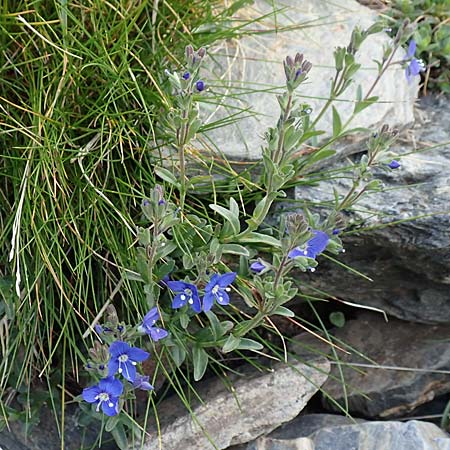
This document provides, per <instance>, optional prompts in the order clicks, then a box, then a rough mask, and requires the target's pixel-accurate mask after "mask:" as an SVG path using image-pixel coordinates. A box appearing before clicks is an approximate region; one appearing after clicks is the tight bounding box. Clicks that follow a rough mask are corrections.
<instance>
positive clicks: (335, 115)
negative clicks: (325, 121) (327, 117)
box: [332, 106, 342, 137]
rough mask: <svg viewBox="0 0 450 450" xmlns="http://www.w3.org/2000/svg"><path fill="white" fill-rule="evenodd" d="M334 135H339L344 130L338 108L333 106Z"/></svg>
mask: <svg viewBox="0 0 450 450" xmlns="http://www.w3.org/2000/svg"><path fill="white" fill-rule="evenodd" d="M332 110H333V137H336V136H339V134H340V132H341V130H342V122H341V118H340V116H339V113H338V110H337V109H336V108H335V107H334V106H333V107H332Z"/></svg>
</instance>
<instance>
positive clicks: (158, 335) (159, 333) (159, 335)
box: [150, 327, 169, 342]
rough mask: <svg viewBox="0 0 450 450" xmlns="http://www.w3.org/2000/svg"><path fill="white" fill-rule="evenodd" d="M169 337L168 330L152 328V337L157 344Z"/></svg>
mask: <svg viewBox="0 0 450 450" xmlns="http://www.w3.org/2000/svg"><path fill="white" fill-rule="evenodd" d="M168 335H169V333H168V332H167V331H166V330H163V329H162V328H158V327H153V328H150V337H151V338H152V340H153V341H155V342H157V341H159V340H160V339H164V338H165V337H167V336H168Z"/></svg>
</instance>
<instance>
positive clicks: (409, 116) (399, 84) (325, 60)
mask: <svg viewBox="0 0 450 450" xmlns="http://www.w3.org/2000/svg"><path fill="white" fill-rule="evenodd" d="M274 10H276V11H277V12H276V14H275V15H274V14H271V13H273V11H274ZM239 15H240V16H241V17H245V18H246V19H255V20H256V19H257V18H259V17H261V16H263V15H268V17H266V18H265V19H263V20H261V21H255V22H253V23H252V24H251V29H253V30H255V29H258V30H259V31H267V30H274V29H275V27H277V26H278V27H282V26H288V27H291V30H290V31H280V32H277V33H275V32H270V33H263V32H261V33H258V34H252V35H250V36H246V37H242V38H241V39H239V40H233V41H227V42H225V43H224V44H222V45H221V46H219V47H217V48H215V49H210V50H209V53H210V55H211V58H210V60H209V64H210V69H211V72H212V73H211V74H210V75H205V78H206V79H208V78H209V79H211V80H213V81H211V84H213V87H212V89H213V90H214V94H215V95H220V93H230V89H232V91H231V93H232V94H233V98H231V97H226V98H224V101H223V102H222V101H221V99H220V97H219V98H218V99H216V100H215V102H214V104H211V103H209V104H208V103H204V104H203V105H202V108H201V109H202V115H203V117H204V119H206V121H207V123H209V124H212V123H213V122H215V121H217V120H223V119H224V118H227V117H229V116H231V115H235V114H238V113H242V114H241V115H242V119H241V120H238V121H237V122H235V123H233V124H230V125H229V126H226V127H220V128H217V129H213V130H209V131H207V132H205V135H206V136H207V137H208V138H209V139H211V141H212V142H213V143H214V145H215V146H217V148H219V149H220V150H221V151H223V152H224V154H225V155H227V156H228V157H230V158H236V159H247V160H255V159H259V158H260V156H261V144H262V143H263V139H262V136H263V133H264V132H265V130H266V129H267V127H270V126H274V125H275V124H276V121H277V119H278V114H279V107H278V103H277V100H276V94H278V93H280V92H281V89H282V86H284V83H285V81H284V71H283V66H282V61H283V59H284V58H285V57H286V56H287V55H295V53H297V52H302V53H304V55H305V57H306V59H307V60H309V61H311V62H312V64H313V68H312V70H311V72H310V74H309V81H307V83H306V84H303V85H302V87H301V88H300V89H299V90H298V94H299V96H301V97H302V98H303V99H304V101H305V102H308V103H310V105H311V106H312V108H313V114H312V117H313V118H314V117H315V114H317V113H318V112H319V111H320V109H321V107H322V105H323V104H324V103H325V102H326V100H327V99H328V97H329V93H330V80H331V78H332V77H334V69H333V67H334V57H333V51H334V49H335V47H337V46H347V45H348V43H349V40H350V35H351V32H352V30H353V28H354V27H355V26H361V27H363V28H368V27H369V26H370V25H372V24H373V23H374V22H375V21H376V19H377V14H376V13H375V12H374V11H372V10H370V9H368V8H366V7H364V6H362V5H360V4H358V3H357V2H356V1H354V0H347V1H346V2H345V6H342V2H327V1H324V0H283V1H281V0H274V1H270V2H267V1H265V0H256V1H255V2H254V3H253V2H252V5H250V6H248V7H246V8H244V9H243V10H241V11H240V12H239ZM302 25H303V27H301V26H302ZM293 27H294V29H292V28H293ZM297 27H300V28H297ZM386 45H391V39H390V38H389V37H388V36H387V35H386V34H384V33H379V34H376V35H372V36H369V38H368V39H367V40H366V42H364V44H363V45H362V47H361V49H360V52H359V53H358V54H357V60H358V61H359V62H360V63H361V64H362V68H361V70H360V71H359V72H358V73H357V75H356V76H355V82H354V83H353V85H352V86H350V87H349V88H348V90H347V91H346V92H345V93H344V94H343V96H342V100H338V101H336V102H335V106H336V108H337V109H338V111H339V112H340V115H341V118H342V121H343V123H344V122H345V121H346V120H347V118H349V117H350V115H351V114H352V111H353V107H354V101H355V98H356V89H357V87H358V85H361V87H362V92H363V93H367V92H368V90H369V89H370V86H371V85H372V83H373V81H374V80H375V78H376V74H377V69H376V64H375V63H374V61H373V59H378V60H379V59H381V55H382V53H383V47H384V46H386ZM404 55H405V53H404V51H403V50H400V51H399V52H398V54H397V56H398V57H397V58H396V59H398V60H400V59H401V58H402V57H403V56H404ZM211 61H214V62H215V65H212V64H211ZM261 90H262V92H261ZM416 93H417V82H415V83H412V84H411V85H409V84H408V83H407V82H406V79H405V75H404V70H403V68H402V67H401V66H400V65H395V66H393V67H392V69H390V70H388V71H387V72H386V74H385V76H383V78H382V80H381V81H380V83H379V84H378V85H377V87H376V88H375V91H374V92H373V94H374V95H379V96H380V99H381V100H383V102H380V103H377V104H376V105H373V106H371V107H370V108H368V109H366V110H365V111H363V112H362V113H360V114H358V115H357V116H356V118H355V119H354V120H353V122H352V123H351V126H352V127H367V128H371V127H374V126H376V125H377V124H380V123H381V122H383V123H384V122H389V123H391V124H392V125H396V126H399V127H401V126H404V125H406V124H409V123H411V122H412V121H413V107H414V101H415V99H416ZM216 102H217V103H216ZM252 113H254V114H252ZM238 117H239V116H238ZM238 117H234V118H232V119H238ZM331 123H332V119H331V111H330V112H329V114H325V115H324V117H323V118H322V119H321V120H320V121H319V122H318V125H317V126H318V129H321V130H325V131H326V132H327V134H328V135H329V134H330V133H331V130H332V125H331ZM197 145H198V146H200V147H202V146H206V147H207V150H209V149H210V148H211V147H210V146H209V144H205V143H204V142H203V143H202V142H198V144H197Z"/></svg>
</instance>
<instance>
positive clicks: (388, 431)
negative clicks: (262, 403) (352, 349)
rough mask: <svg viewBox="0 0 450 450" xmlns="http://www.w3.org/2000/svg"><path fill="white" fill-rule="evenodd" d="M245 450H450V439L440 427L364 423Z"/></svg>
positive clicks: (414, 422) (265, 441)
mask: <svg viewBox="0 0 450 450" xmlns="http://www.w3.org/2000/svg"><path fill="white" fill-rule="evenodd" d="M244 448H245V450H331V449H332V450H412V449H414V450H449V449H450V439H449V437H448V435H447V433H445V432H444V431H442V430H441V429H439V428H438V427H437V426H436V425H434V424H432V423H427V422H419V421H417V420H411V421H409V422H364V423H360V424H354V425H337V426H336V425H331V426H325V427H324V428H321V429H319V430H317V431H315V432H314V433H312V434H310V435H309V436H308V437H297V438H287V439H283V438H275V437H272V435H269V436H267V437H262V438H259V439H257V440H256V441H255V442H252V443H251V444H249V445H247V446H246V447H244Z"/></svg>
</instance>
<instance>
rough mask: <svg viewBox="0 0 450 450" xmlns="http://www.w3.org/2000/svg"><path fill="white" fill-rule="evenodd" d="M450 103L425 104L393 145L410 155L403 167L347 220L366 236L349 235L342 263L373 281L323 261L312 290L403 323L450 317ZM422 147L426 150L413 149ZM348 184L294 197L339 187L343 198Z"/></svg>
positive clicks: (322, 198)
mask: <svg viewBox="0 0 450 450" xmlns="http://www.w3.org/2000/svg"><path fill="white" fill-rule="evenodd" d="M448 100H449V99H448V98H440V99H435V98H425V99H423V100H422V101H421V103H420V109H421V113H420V116H421V117H422V123H421V124H418V125H417V126H416V127H415V128H414V129H413V130H412V131H411V133H410V134H409V135H408V136H405V138H406V139H401V140H400V141H399V142H398V143H397V144H396V145H395V146H394V148H393V150H394V152H398V153H399V154H403V155H404V156H403V157H402V158H401V160H400V161H401V167H400V168H399V169H397V170H395V171H391V172H389V173H384V174H383V173H380V174H378V175H379V177H380V179H381V180H382V181H383V183H384V185H385V189H384V191H383V192H379V193H374V194H371V195H368V196H367V197H365V198H363V199H362V201H361V202H360V203H359V204H358V206H357V208H355V210H354V211H351V212H347V219H348V221H349V223H351V222H352V221H353V223H357V224H360V225H359V226H360V227H361V229H362V230H363V231H364V234H361V235H359V234H358V233H357V232H356V230H355V231H353V232H352V234H349V235H345V233H344V235H343V236H342V239H343V241H344V244H345V248H346V254H345V255H340V256H339V260H340V261H342V262H343V263H344V264H346V265H348V266H350V267H352V268H354V269H356V270H358V271H360V272H362V273H364V274H366V275H368V276H369V277H370V278H371V279H372V280H373V282H369V281H367V280H364V279H363V278H361V277H359V276H357V275H355V274H354V273H352V272H350V271H348V270H346V269H344V268H342V267H338V266H336V265H335V264H326V263H325V264H323V262H324V260H323V258H322V259H320V258H319V262H320V264H319V268H318V270H317V272H316V273H315V274H314V276H311V277H309V281H308V282H310V283H311V284H312V285H313V286H314V287H316V288H319V289H323V290H325V291H327V292H328V293H330V294H332V295H337V296H339V297H340V298H342V299H344V300H348V301H352V302H356V303H362V304H365V305H370V306H374V307H377V308H381V309H383V310H385V311H386V312H387V313H389V314H391V315H394V316H395V317H398V318H400V319H403V320H411V321H417V322H423V323H443V322H450V308H448V307H447V305H448V304H449V302H450V127H449V124H450V104H449V101H448ZM416 148H419V149H423V150H422V151H420V152H415V149H416ZM346 164H348V163H346ZM350 187H351V180H349V179H345V178H339V179H334V180H329V181H324V182H320V183H319V184H318V185H317V186H301V187H299V188H298V189H297V190H296V199H297V200H299V201H300V200H301V199H307V200H312V201H314V202H318V203H320V202H327V201H330V200H331V199H332V198H333V189H336V191H337V192H338V193H339V194H340V195H341V196H344V195H345V194H346V193H347V192H348V190H349V189H350ZM317 209H318V210H319V211H320V207H319V206H318V208H317ZM388 224H389V225H388ZM330 286H332V288H331V287H330Z"/></svg>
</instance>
